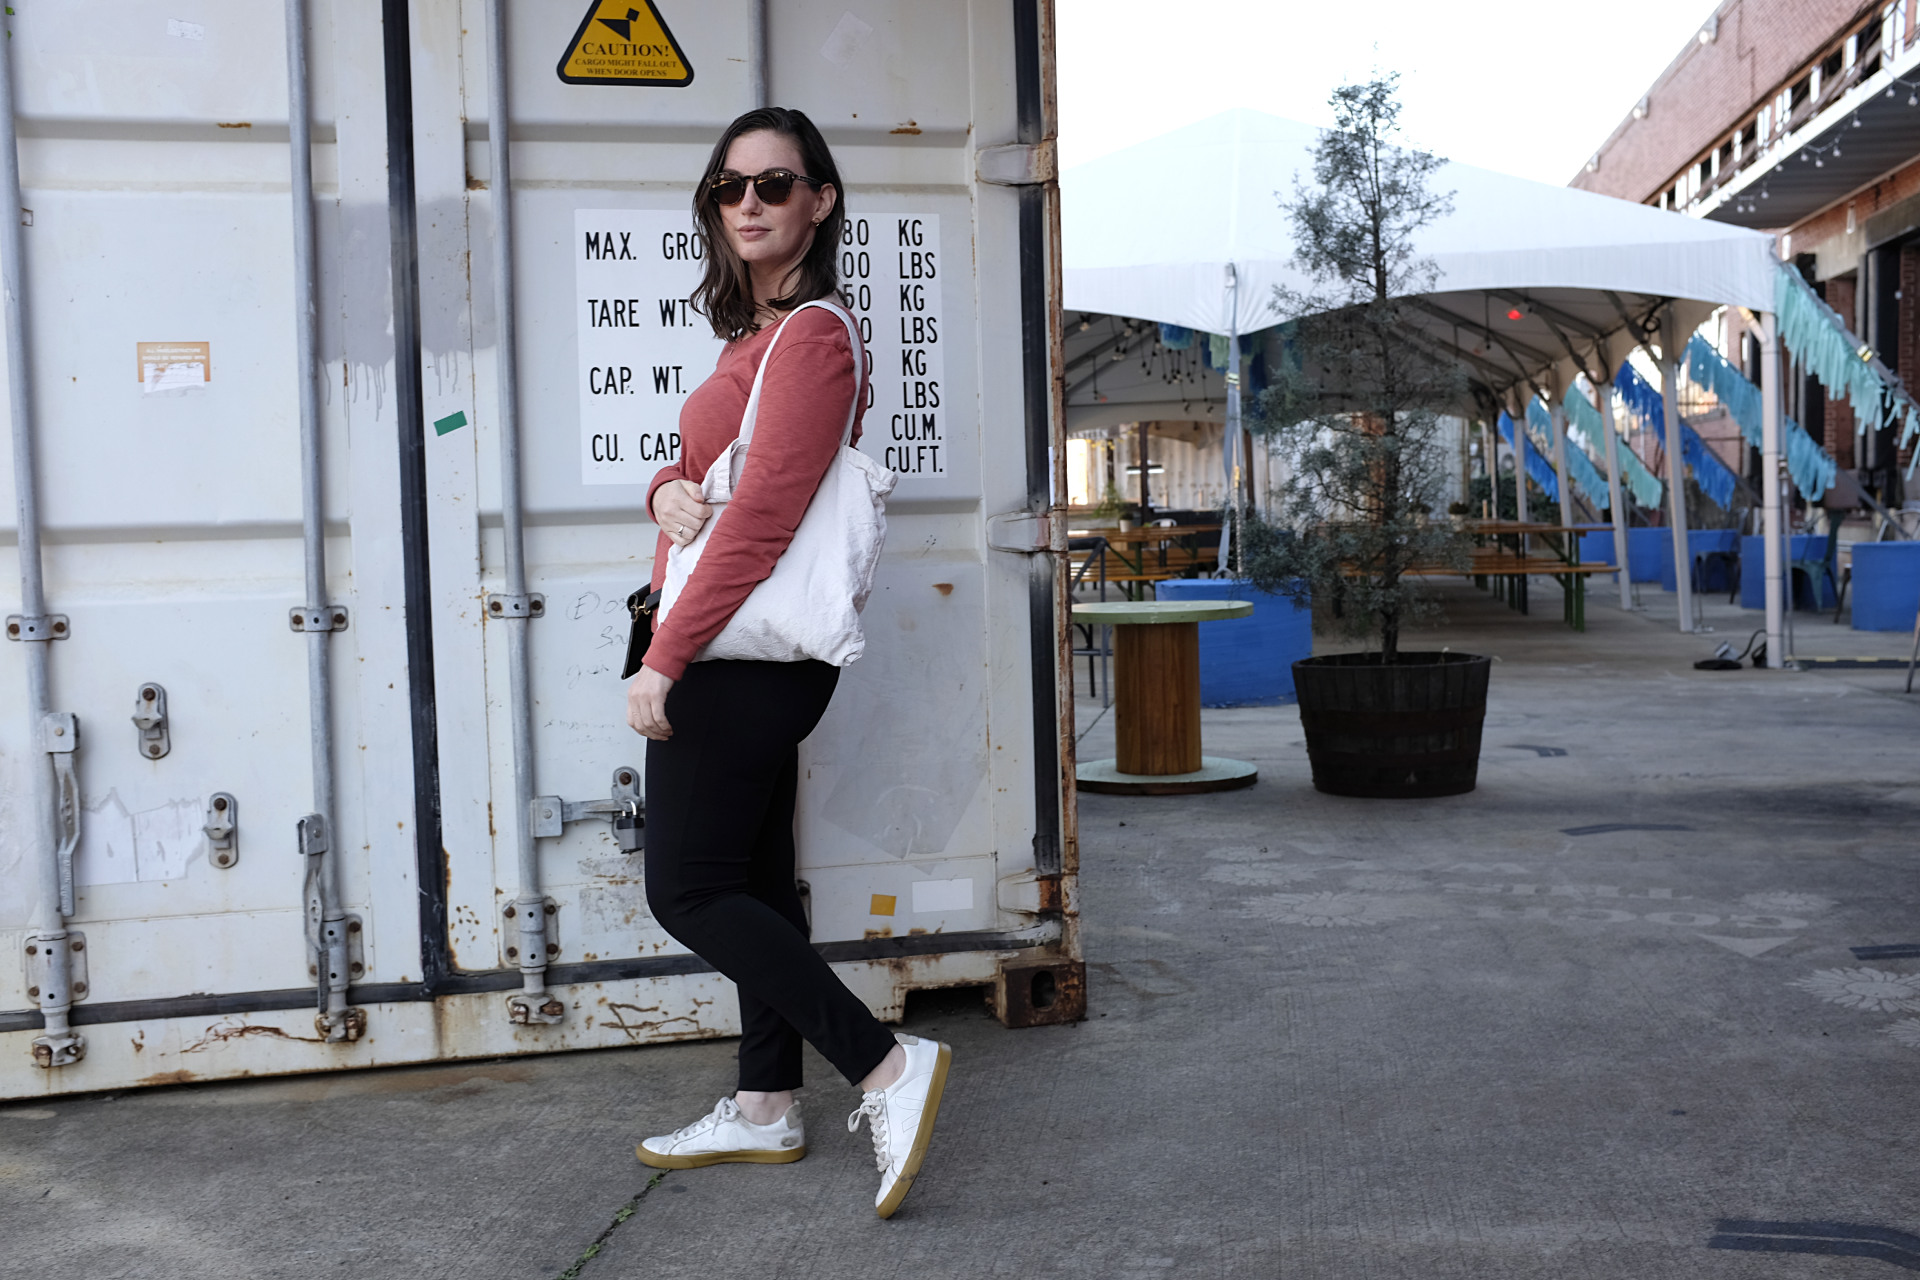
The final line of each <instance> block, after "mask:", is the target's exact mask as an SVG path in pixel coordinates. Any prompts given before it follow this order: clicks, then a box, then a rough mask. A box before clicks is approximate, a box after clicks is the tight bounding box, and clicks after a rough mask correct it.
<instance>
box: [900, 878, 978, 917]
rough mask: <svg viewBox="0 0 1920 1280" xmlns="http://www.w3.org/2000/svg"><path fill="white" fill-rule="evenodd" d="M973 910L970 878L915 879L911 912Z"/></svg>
mask: <svg viewBox="0 0 1920 1280" xmlns="http://www.w3.org/2000/svg"><path fill="white" fill-rule="evenodd" d="M971 910H973V881H972V880H916V881H914V882H913V913H914V914H915V915H920V914H922V913H925V912H933V911H971Z"/></svg>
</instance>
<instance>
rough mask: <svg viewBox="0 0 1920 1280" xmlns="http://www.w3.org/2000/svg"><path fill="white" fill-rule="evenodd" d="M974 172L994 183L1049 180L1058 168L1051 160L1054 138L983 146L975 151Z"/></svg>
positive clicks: (1031, 183) (1008, 184) (1009, 184)
mask: <svg viewBox="0 0 1920 1280" xmlns="http://www.w3.org/2000/svg"><path fill="white" fill-rule="evenodd" d="M973 172H974V174H975V176H977V177H978V178H979V179H980V181H982V182H986V183H991V184H992V185H994V186H996V187H1034V186H1039V185H1040V184H1041V183H1043V182H1052V181H1053V180H1054V179H1055V178H1057V177H1058V176H1059V174H1060V169H1059V165H1058V164H1057V163H1056V162H1055V160H1054V150H1053V139H1051V138H1047V139H1043V140H1042V141H1040V142H1031V143H1029V142H1012V143H1008V144H1007V145H1005V146H1001V147H982V148H981V149H980V150H979V151H977V152H975V153H974V157H973Z"/></svg>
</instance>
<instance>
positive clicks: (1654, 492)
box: [1563, 386, 1667, 511]
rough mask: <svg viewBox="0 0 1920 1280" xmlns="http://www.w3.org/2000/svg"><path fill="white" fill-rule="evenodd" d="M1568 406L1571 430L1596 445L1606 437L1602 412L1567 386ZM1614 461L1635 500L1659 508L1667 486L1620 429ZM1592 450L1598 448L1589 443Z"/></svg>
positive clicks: (1615, 445)
mask: <svg viewBox="0 0 1920 1280" xmlns="http://www.w3.org/2000/svg"><path fill="white" fill-rule="evenodd" d="M1563 403H1564V404H1565V405H1566V408H1567V417H1568V419H1569V422H1568V427H1569V430H1570V431H1578V432H1579V433H1580V434H1581V435H1583V436H1585V437H1586V438H1587V440H1589V441H1592V442H1593V444H1594V445H1597V444H1598V443H1599V442H1600V441H1603V440H1605V439H1606V438H1607V432H1606V426H1605V424H1603V423H1602V422H1601V421H1600V411H1599V410H1598V409H1596V408H1594V407H1593V402H1592V401H1591V400H1588V399H1587V398H1586V397H1585V396H1584V395H1581V394H1580V391H1579V389H1578V388H1576V387H1571V386H1570V387H1568V388H1567V394H1566V397H1565V399H1564V401H1563ZM1613 448H1614V461H1615V463H1616V464H1617V465H1618V466H1619V467H1620V478H1621V480H1622V481H1623V482H1624V483H1625V484H1626V486H1627V489H1628V491H1630V492H1631V493H1632V494H1633V500H1634V501H1635V502H1637V503H1639V504H1640V505H1641V506H1643V507H1646V508H1647V509H1648V510H1653V511H1657V510H1659V508H1660V502H1661V500H1662V499H1663V498H1665V497H1666V493H1667V487H1666V486H1665V485H1664V484H1662V483H1660V477H1659V476H1656V475H1654V474H1653V472H1651V471H1649V470H1647V464H1646V463H1644V462H1642V461H1640V455H1639V454H1637V453H1635V452H1634V451H1633V450H1632V449H1629V448H1628V447H1627V442H1626V441H1625V440H1622V439H1621V438H1620V435H1619V433H1618V432H1615V433H1614V438H1613ZM1589 452H1598V450H1596V449H1594V448H1592V446H1589Z"/></svg>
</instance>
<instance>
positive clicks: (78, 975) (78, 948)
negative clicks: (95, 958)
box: [23, 929, 88, 1004]
mask: <svg viewBox="0 0 1920 1280" xmlns="http://www.w3.org/2000/svg"><path fill="white" fill-rule="evenodd" d="M55 948H60V949H62V950H64V951H65V952H66V966H65V968H66V984H67V991H66V1000H67V1002H68V1003H74V1002H78V1001H81V1000H85V999H86V998H87V991H88V985H87V935H86V934H84V933H76V932H74V931H73V930H72V929H68V930H67V931H66V933H65V935H64V936H60V937H46V936H43V935H40V934H28V935H27V945H26V949H25V952H24V953H23V958H24V959H25V960H26V962H27V999H29V1000H33V1001H37V1002H40V1003H45V1002H46V1000H48V999H51V1000H53V1001H54V1003H56V1004H57V1003H60V993H59V992H58V991H54V990H50V989H49V988H50V987H51V986H53V985H54V984H56V983H58V982H59V981H60V980H61V978H60V973H59V970H60V968H61V966H60V964H59V960H60V956H59V955H58V954H57V953H56V951H55Z"/></svg>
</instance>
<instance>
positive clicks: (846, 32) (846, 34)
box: [820, 10, 873, 67]
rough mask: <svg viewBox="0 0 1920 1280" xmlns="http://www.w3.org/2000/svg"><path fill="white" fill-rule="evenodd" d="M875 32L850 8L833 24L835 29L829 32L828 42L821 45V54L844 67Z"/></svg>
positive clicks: (837, 65) (838, 65)
mask: <svg viewBox="0 0 1920 1280" xmlns="http://www.w3.org/2000/svg"><path fill="white" fill-rule="evenodd" d="M872 34H873V28H872V27H871V26H870V25H868V24H867V23H865V22H862V21H861V20H860V19H859V18H857V17H855V16H854V15H853V12H852V11H851V10H849V11H848V12H846V13H843V14H841V15H840V21H838V22H836V23H834V24H833V30H831V31H829V32H827V39H826V43H824V44H822V45H821V46H820V56H821V57H823V58H825V59H826V60H827V61H828V62H831V63H833V64H834V65H835V66H836V67H844V66H846V65H847V63H848V62H850V61H852V60H853V55H854V54H856V53H858V52H860V46H861V45H863V44H865V43H866V42H867V37H868V36H870V35H872Z"/></svg>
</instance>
